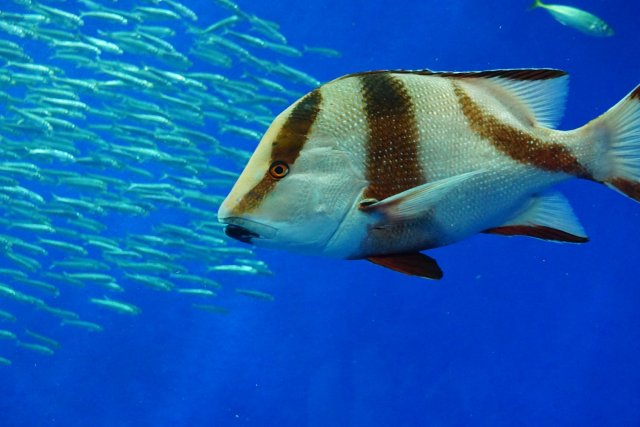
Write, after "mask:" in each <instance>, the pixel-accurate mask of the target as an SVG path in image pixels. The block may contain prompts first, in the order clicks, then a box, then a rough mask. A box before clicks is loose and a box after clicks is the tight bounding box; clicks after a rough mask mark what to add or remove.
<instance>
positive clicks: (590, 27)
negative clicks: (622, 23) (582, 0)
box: [532, 0, 614, 37]
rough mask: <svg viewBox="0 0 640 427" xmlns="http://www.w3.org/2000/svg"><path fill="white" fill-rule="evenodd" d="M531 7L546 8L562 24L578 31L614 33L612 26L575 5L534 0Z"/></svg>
mask: <svg viewBox="0 0 640 427" xmlns="http://www.w3.org/2000/svg"><path fill="white" fill-rule="evenodd" d="M532 7H534V8H535V7H541V8H543V9H546V10H547V12H549V13H550V14H551V16H553V17H554V18H555V19H556V21H558V22H560V23H561V24H562V25H566V26H568V27H572V28H575V29H576V30H578V31H582V32H583V33H586V34H589V35H592V36H597V37H609V36H612V35H613V34H614V31H613V28H611V27H610V26H609V24H607V23H606V22H604V21H603V20H602V19H600V18H598V17H597V16H595V15H593V14H591V13H589V12H587V11H584V10H582V9H578V8H576V7H571V6H565V5H561V4H545V3H542V2H541V1H540V0H536V1H535V3H534V4H533V6H532Z"/></svg>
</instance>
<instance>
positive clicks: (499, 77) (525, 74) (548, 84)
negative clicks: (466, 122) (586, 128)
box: [438, 68, 569, 128]
mask: <svg viewBox="0 0 640 427" xmlns="http://www.w3.org/2000/svg"><path fill="white" fill-rule="evenodd" d="M438 75H442V76H443V77H450V78H455V79H465V80H467V81H468V82H470V83H472V84H474V85H479V86H481V87H482V88H483V89H485V90H488V91H490V92H492V94H493V95H495V96H496V97H498V98H500V97H501V96H505V95H511V96H512V97H514V98H516V99H517V100H518V101H520V102H521V103H522V104H523V105H524V106H525V108H527V110H529V113H530V115H531V117H532V118H533V119H534V123H538V124H541V125H543V126H546V127H549V128H554V127H556V126H557V125H558V123H559V122H560V119H561V118H562V115H563V113H564V107H565V103H566V100H567V92H568V90H569V76H568V75H567V73H565V72H564V71H561V70H554V69H547V68H542V69H519V70H492V71H479V72H475V73H474V72H465V73H438Z"/></svg>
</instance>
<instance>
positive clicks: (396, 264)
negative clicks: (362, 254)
mask: <svg viewBox="0 0 640 427" xmlns="http://www.w3.org/2000/svg"><path fill="white" fill-rule="evenodd" d="M367 260H368V261H370V262H372V263H374V264H377V265H381V266H383V267H386V268H389V269H391V270H394V271H398V272H400V273H403V274H408V275H410V276H418V277H423V278H425V279H436V280H437V279H442V270H441V269H440V266H439V265H438V263H437V262H436V260H435V259H433V258H431V257H430V256H427V255H425V254H422V253H420V252H413V253H408V254H395V255H378V256H371V257H368V258H367Z"/></svg>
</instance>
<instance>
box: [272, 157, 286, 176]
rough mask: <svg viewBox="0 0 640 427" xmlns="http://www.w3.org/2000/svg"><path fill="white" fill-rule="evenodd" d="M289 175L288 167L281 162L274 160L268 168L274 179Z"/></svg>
mask: <svg viewBox="0 0 640 427" xmlns="http://www.w3.org/2000/svg"><path fill="white" fill-rule="evenodd" d="M288 173H289V165H288V164H286V163H285V162H283V161H281V160H276V161H275V162H273V163H271V166H269V174H270V175H271V176H272V177H274V178H275V179H282V178H284V177H285V176H287V174H288Z"/></svg>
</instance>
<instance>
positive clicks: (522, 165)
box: [218, 69, 640, 278]
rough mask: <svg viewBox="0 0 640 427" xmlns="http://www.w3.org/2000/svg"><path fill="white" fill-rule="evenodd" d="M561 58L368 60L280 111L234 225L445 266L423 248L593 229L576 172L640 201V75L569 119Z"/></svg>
mask: <svg viewBox="0 0 640 427" xmlns="http://www.w3.org/2000/svg"><path fill="white" fill-rule="evenodd" d="M566 85H567V76H566V74H565V73H564V72H562V71H559V70H549V69H541V70H494V71H484V72H466V73H436V72H431V71H418V72H406V71H392V72H369V73H359V74H353V75H349V76H345V77H342V78H340V79H337V80H334V81H332V82H330V83H327V84H325V85H323V86H321V87H320V88H318V89H316V90H314V91H312V92H310V93H309V94H307V95H305V96H304V97H303V98H301V99H300V100H298V101H297V102H296V103H294V104H293V105H292V106H290V107H289V108H288V109H286V110H285V111H284V112H283V113H281V114H280V115H279V116H278V117H277V118H276V119H275V120H274V122H273V124H272V125H271V127H270V128H269V129H268V130H267V132H266V134H265V135H264V137H263V138H262V140H261V142H260V144H259V145H258V147H257V149H256V151H255V152H254V154H253V156H252V157H251V159H250V160H249V163H248V164H247V167H246V168H245V170H244V172H243V173H242V174H241V176H240V177H239V179H238V181H237V183H236V184H235V186H234V187H233V189H232V190H231V192H230V194H229V195H228V196H227V198H226V199H225V201H224V202H223V204H222V205H221V207H220V210H219V212H218V218H219V220H220V221H221V222H223V223H226V224H228V225H227V228H226V232H227V234H228V235H229V236H231V237H234V238H237V239H239V240H241V241H245V242H250V243H253V244H256V245H259V246H266V247H273V248H280V249H288V250H291V251H295V252H300V253H307V254H317V255H326V256H332V257H338V258H347V259H363V258H365V259H368V260H370V261H372V262H374V263H376V264H381V265H383V266H385V267H389V268H392V269H394V270H398V271H401V272H404V273H408V274H413V275H418V276H423V277H431V278H439V277H440V276H441V275H442V272H441V271H440V269H439V267H438V266H437V264H436V263H435V261H434V260H432V259H431V258H429V257H428V256H426V255H423V254H421V253H420V252H419V251H421V250H425V249H430V248H435V247H439V246H443V245H447V244H451V243H454V242H457V241H459V240H462V239H464V238H466V237H469V236H471V235H473V234H476V233H479V232H490V233H495V234H504V235H528V236H533V237H538V238H542V239H548V240H556V241H564V242H574V243H579V242H585V241H587V238H586V235H585V233H584V230H583V229H582V227H581V225H580V223H579V222H578V220H577V219H576V217H575V216H574V214H573V212H572V209H571V207H570V206H569V204H568V201H567V200H566V199H565V198H564V197H563V196H562V195H561V194H559V193H557V192H553V191H548V188H549V187H551V186H553V185H554V184H556V183H559V182H561V181H565V180H568V179H571V178H574V177H580V178H585V179H590V180H594V181H597V182H603V183H606V184H607V185H609V186H611V187H613V188H615V189H617V190H618V191H620V192H622V193H624V194H626V195H628V196H630V197H632V198H635V199H636V200H640V88H636V89H635V90H634V91H633V92H631V94H629V95H628V96H627V98H625V99H624V100H623V101H621V102H620V103H619V104H618V105H616V106H615V107H614V108H612V109H611V110H610V111H609V112H608V113H606V114H605V115H603V116H601V117H600V118H598V119H596V120H594V121H592V122H590V123H589V124H587V125H586V126H584V127H582V128H579V129H576V130H573V131H557V130H553V129H551V127H553V126H554V125H555V124H557V122H558V121H559V119H560V116H561V113H562V111H563V107H564V101H565V97H566V89H567V86H566Z"/></svg>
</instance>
